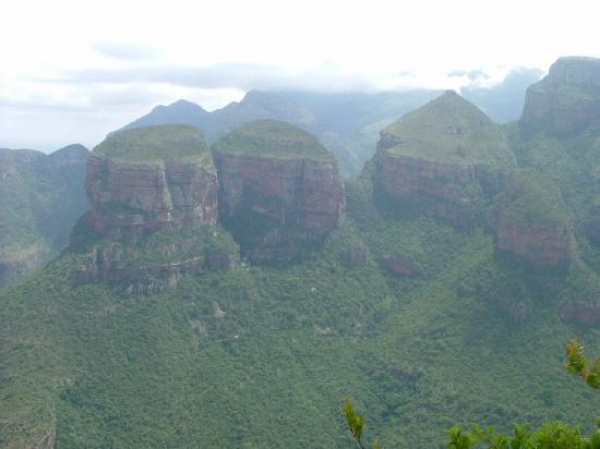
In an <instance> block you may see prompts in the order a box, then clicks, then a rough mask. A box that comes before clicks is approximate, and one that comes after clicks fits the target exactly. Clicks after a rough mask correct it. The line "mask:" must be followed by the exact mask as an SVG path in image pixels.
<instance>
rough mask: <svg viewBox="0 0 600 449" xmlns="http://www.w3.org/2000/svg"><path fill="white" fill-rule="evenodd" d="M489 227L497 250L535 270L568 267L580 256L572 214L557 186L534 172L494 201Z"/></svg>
mask: <svg viewBox="0 0 600 449" xmlns="http://www.w3.org/2000/svg"><path fill="white" fill-rule="evenodd" d="M490 226H491V228H492V229H493V230H494V232H495V236H496V248H497V249H499V250H501V251H506V252H508V253H510V254H513V255H514V256H516V257H519V258H522V259H525V260H527V261H529V262H530V263H531V264H532V265H533V266H536V267H544V266H547V267H551V266H560V265H564V266H567V267H569V266H570V265H571V263H572V262H573V261H574V260H575V258H576V255H577V244H576V241H575V235H574V227H573V223H572V219H571V215H570V213H569V210H568V208H567V206H566V205H565V203H564V200H563V198H562V194H561V192H560V189H559V188H558V186H556V185H555V184H554V183H553V182H552V181H550V180H548V179H547V178H545V177H543V176H542V175H539V174H537V173H535V172H529V171H527V172H519V173H516V174H514V175H513V176H512V177H511V179H510V181H509V182H507V186H506V189H505V191H504V192H503V193H502V194H501V195H499V196H498V197H497V198H496V200H495V205H494V210H493V213H492V215H491V220H490Z"/></svg>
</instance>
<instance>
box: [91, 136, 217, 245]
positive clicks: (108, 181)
mask: <svg viewBox="0 0 600 449" xmlns="http://www.w3.org/2000/svg"><path fill="white" fill-rule="evenodd" d="M133 132H135V133H142V132H148V133H150V134H158V133H161V135H162V136H166V137H164V138H163V141H162V142H159V143H161V144H162V145H164V146H165V148H164V154H163V155H161V157H159V158H156V157H152V156H149V157H148V159H143V156H141V157H138V158H135V159H133V160H132V159H131V158H127V157H111V156H110V155H106V154H103V153H101V152H100V153H98V152H96V151H94V152H93V153H92V154H91V155H90V157H89V160H88V167H87V177H86V183H85V186H86V191H87V193H88V196H89V198H90V202H91V204H92V211H91V212H90V214H89V216H88V217H87V219H86V221H87V223H88V225H89V226H90V227H91V229H93V230H94V231H95V232H96V233H97V234H99V235H100V236H110V237H127V238H131V239H133V240H135V239H137V238H139V237H141V236H142V235H144V234H145V233H146V232H148V231H158V230H161V229H171V228H180V227H182V226H191V225H196V224H201V223H216V218H217V191H218V184H217V174H216V171H215V169H214V164H213V163H212V159H211V157H210V154H209V152H208V148H207V146H206V143H205V141H204V139H203V137H202V135H201V134H200V132H199V131H197V130H195V128H192V127H184V126H161V127H158V126H157V127H149V128H140V129H136V130H130V131H123V132H122V133H133ZM181 132H186V133H190V134H193V135H194V138H195V139H196V142H195V145H196V148H195V150H197V151H196V152H195V153H192V154H189V155H184V156H181V157H177V156H175V157H174V156H171V155H170V154H169V148H170V145H176V144H177V140H178V134H179V133H181ZM122 133H117V134H114V135H112V136H111V137H109V139H107V142H108V143H110V140H111V139H112V140H116V141H117V143H116V144H114V145H117V144H118V143H119V142H118V141H119V139H120V138H121V137H122V136H121V134H122ZM170 140H172V141H173V142H171V141H170ZM140 145H143V144H140ZM142 154H143V153H142Z"/></svg>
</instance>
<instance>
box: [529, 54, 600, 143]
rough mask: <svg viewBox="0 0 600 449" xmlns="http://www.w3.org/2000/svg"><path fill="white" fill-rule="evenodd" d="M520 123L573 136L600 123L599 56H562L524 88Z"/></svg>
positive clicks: (557, 133)
mask: <svg viewBox="0 0 600 449" xmlns="http://www.w3.org/2000/svg"><path fill="white" fill-rule="evenodd" d="M520 123H521V126H522V127H523V128H524V129H525V130H526V131H529V132H536V131H540V130H545V131H547V132H549V133H551V134H554V135H558V136H572V135H574V134H577V133H578V132H581V131H583V130H584V129H586V128H588V127H589V126H599V125H600V59H595V58H587V57H564V58H560V59H558V60H557V61H556V62H555V63H554V64H553V65H552V67H550V71H549V72H548V75H547V76H546V77H545V78H544V79H542V80H541V81H540V82H538V83H536V84H534V85H532V86H530V87H529V89H527V95H526V99H525V107H524V109H523V114H522V116H521V121H520Z"/></svg>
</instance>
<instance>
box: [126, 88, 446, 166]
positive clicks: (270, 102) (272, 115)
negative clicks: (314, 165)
mask: <svg viewBox="0 0 600 449" xmlns="http://www.w3.org/2000/svg"><path fill="white" fill-rule="evenodd" d="M435 95H436V92H435V91H429V90H416V91H408V92H402V93H390V94H318V93H304V92H265V91H259V90H251V91H249V92H248V93H247V94H246V95H245V97H244V98H243V99H242V101H240V102H239V103H238V102H234V103H230V104H229V105H227V106H225V107H224V108H222V109H218V110H216V111H213V112H211V113H207V112H206V111H204V110H203V109H202V108H201V107H200V106H196V105H193V104H192V103H189V102H186V101H184V100H180V101H178V102H176V103H173V104H171V105H169V106H157V107H156V108H154V109H153V110H152V112H150V113H149V114H148V115H146V116H144V117H142V118H140V119H138V120H136V121H134V122H132V123H130V124H128V125H126V126H125V127H123V128H122V129H130V128H134V127H139V126H146V125H156V124H172V123H184V124H191V125H194V126H197V127H199V128H200V129H201V130H202V131H203V132H204V133H205V134H206V136H207V138H208V139H209V141H211V142H213V141H215V140H217V139H219V138H220V137H223V136H224V135H225V134H227V133H229V132H230V131H233V130H234V129H235V128H237V127H239V126H241V125H243V124H245V123H249V122H253V121H257V120H266V119H272V120H279V121H284V122H288V123H291V124H293V125H296V126H298V127H300V128H302V129H304V130H306V131H308V132H311V133H313V134H315V136H317V138H319V140H320V141H321V142H323V144H324V145H325V146H326V147H327V148H328V149H329V150H330V151H332V152H333V153H334V154H335V155H336V157H337V158H338V160H339V161H340V167H341V170H342V173H344V174H346V175H349V174H357V173H358V172H359V171H360V169H361V168H362V165H363V164H364V162H365V161H366V160H367V159H368V158H370V157H371V155H372V153H373V150H372V149H373V147H374V146H375V143H376V141H377V133H378V132H379V126H380V123H381V122H384V123H386V122H387V121H390V120H394V119H396V118H397V117H398V116H400V115H402V114H404V113H406V112H408V111H409V110H411V109H413V108H415V107H418V106H420V105H422V104H423V103H425V102H426V101H428V100H430V99H431V98H433V97H434V96H435Z"/></svg>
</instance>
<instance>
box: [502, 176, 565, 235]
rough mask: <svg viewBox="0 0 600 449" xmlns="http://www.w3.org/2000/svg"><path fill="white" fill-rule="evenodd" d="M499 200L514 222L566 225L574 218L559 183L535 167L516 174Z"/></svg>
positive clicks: (508, 218) (507, 216)
mask: <svg viewBox="0 0 600 449" xmlns="http://www.w3.org/2000/svg"><path fill="white" fill-rule="evenodd" d="M497 201H498V202H499V203H501V204H503V207H502V210H503V215H504V217H505V219H506V220H507V221H508V222H511V223H517V224H520V225H528V224H532V223H533V224H537V225H545V226H558V227H564V226H567V225H568V224H569V223H570V221H571V220H572V217H571V213H570V211H569V209H568V208H567V205H566V204H565V202H564V200H563V198H562V194H561V191H560V189H559V188H558V186H557V185H556V184H555V183H554V182H553V181H552V180H551V179H549V178H548V177H545V176H543V175H541V174H539V173H537V172H535V171H532V170H519V171H517V172H515V173H513V174H512V176H511V178H510V179H509V181H508V182H507V187H506V189H505V190H504V191H503V192H502V193H501V194H500V198H498V199H497Z"/></svg>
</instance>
